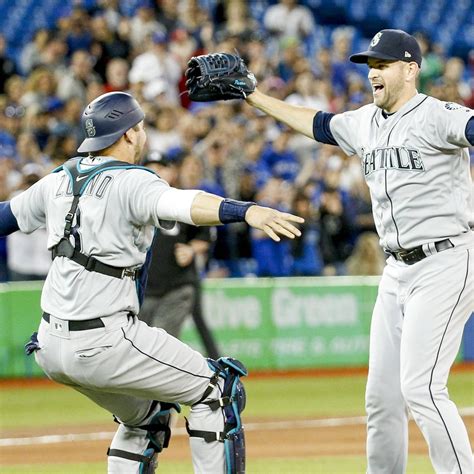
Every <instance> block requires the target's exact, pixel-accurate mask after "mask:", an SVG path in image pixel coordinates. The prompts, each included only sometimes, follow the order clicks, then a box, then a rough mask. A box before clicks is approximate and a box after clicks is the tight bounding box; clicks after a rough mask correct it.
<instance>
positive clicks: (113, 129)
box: [77, 92, 145, 153]
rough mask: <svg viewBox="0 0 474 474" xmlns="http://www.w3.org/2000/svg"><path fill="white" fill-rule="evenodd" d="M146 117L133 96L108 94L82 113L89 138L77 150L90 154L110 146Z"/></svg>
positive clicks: (82, 119)
mask: <svg viewBox="0 0 474 474" xmlns="http://www.w3.org/2000/svg"><path fill="white" fill-rule="evenodd" d="M144 117H145V114H144V113H143V110H142V109H141V107H140V104H139V103H138V102H137V101H136V100H135V99H134V98H133V97H132V96H131V95H130V94H127V93H125V92H109V93H107V94H103V95H101V96H99V97H97V99H94V100H93V101H92V102H91V103H90V104H89V105H88V106H87V107H86V108H85V110H84V112H83V113H82V117H81V126H82V129H83V130H84V134H85V137H86V138H85V139H84V140H83V142H82V143H81V145H80V147H79V148H78V149H77V151H78V152H79V153H89V152H93V151H99V150H103V149H104V148H107V147H109V146H110V145H112V144H113V143H115V142H116V141H117V140H118V139H119V138H120V137H121V136H122V135H123V134H124V133H125V132H126V131H127V130H129V129H130V128H132V127H134V126H135V125H136V124H137V123H139V122H141V121H142V120H143V118H144Z"/></svg>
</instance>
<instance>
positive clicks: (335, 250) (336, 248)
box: [320, 187, 352, 276]
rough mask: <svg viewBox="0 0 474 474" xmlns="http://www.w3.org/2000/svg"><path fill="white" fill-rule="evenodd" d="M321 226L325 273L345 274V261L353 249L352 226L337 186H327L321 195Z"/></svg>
mask: <svg viewBox="0 0 474 474" xmlns="http://www.w3.org/2000/svg"><path fill="white" fill-rule="evenodd" d="M320 226H321V253H322V256H323V261H324V269H323V274H324V275H325V276H332V275H343V274H344V271H345V269H344V261H345V260H346V259H347V258H348V257H349V255H350V254H351V251H352V244H351V237H352V227H351V223H350V219H349V217H348V215H347V210H346V209H345V208H344V205H343V202H342V196H341V193H340V191H339V190H338V189H337V188H333V187H326V189H325V190H324V191H323V193H322V195H321V207H320Z"/></svg>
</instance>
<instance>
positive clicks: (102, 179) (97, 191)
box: [54, 173, 114, 199]
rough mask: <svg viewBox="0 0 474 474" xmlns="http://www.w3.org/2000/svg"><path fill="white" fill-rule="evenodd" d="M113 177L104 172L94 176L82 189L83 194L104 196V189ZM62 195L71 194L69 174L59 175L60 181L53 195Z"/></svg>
mask: <svg viewBox="0 0 474 474" xmlns="http://www.w3.org/2000/svg"><path fill="white" fill-rule="evenodd" d="M113 179H114V178H113V176H111V175H108V174H104V173H101V174H98V175H97V176H94V177H93V178H92V179H91V180H90V182H89V184H88V185H87V188H86V190H85V191H84V194H85V195H87V196H95V197H97V198H99V199H101V198H102V197H103V196H104V194H105V191H106V189H107V188H108V187H109V185H110V183H111V182H112V181H113ZM64 195H65V196H72V185H71V180H70V179H69V176H67V175H63V176H61V181H60V183H59V186H58V190H57V191H56V194H55V196H54V197H55V198H57V197H60V196H64Z"/></svg>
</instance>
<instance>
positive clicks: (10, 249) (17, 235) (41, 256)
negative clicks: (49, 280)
mask: <svg viewBox="0 0 474 474" xmlns="http://www.w3.org/2000/svg"><path fill="white" fill-rule="evenodd" d="M43 175H44V169H43V167H41V166H40V165H38V164H34V163H30V164H27V165H25V166H24V167H23V168H22V182H21V183H20V186H19V187H18V189H17V190H16V191H15V192H14V193H13V194H12V195H11V196H10V197H9V199H11V198H12V197H13V196H15V195H16V194H17V193H19V192H21V191H23V190H25V189H27V188H29V187H30V186H32V185H33V184H35V183H36V182H37V181H38V180H39V179H40V178H42V177H43ZM7 257H8V259H7V261H8V276H9V279H10V280H12V281H28V280H44V279H45V278H46V275H47V273H48V270H49V267H50V266H51V253H50V252H49V251H48V234H47V232H46V229H38V230H36V231H35V232H33V233H32V234H23V233H22V232H19V231H18V232H14V233H13V234H11V235H9V236H8V237H7Z"/></svg>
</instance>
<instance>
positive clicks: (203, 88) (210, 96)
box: [186, 53, 257, 102]
mask: <svg viewBox="0 0 474 474" xmlns="http://www.w3.org/2000/svg"><path fill="white" fill-rule="evenodd" d="M186 77H187V81H186V88H187V90H188V92H189V98H190V99H191V100H194V101H195V102H212V101H215V100H230V99H245V98H246V97H247V96H248V95H249V94H251V93H252V92H253V91H254V90H255V87H256V86H257V80H256V79H255V76H254V75H253V74H252V73H251V72H250V71H249V70H248V69H247V66H246V65H245V63H244V61H243V60H242V58H241V57H240V56H237V55H235V54H228V53H214V54H204V55H202V56H195V57H193V58H191V59H190V60H189V62H188V69H187V71H186Z"/></svg>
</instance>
